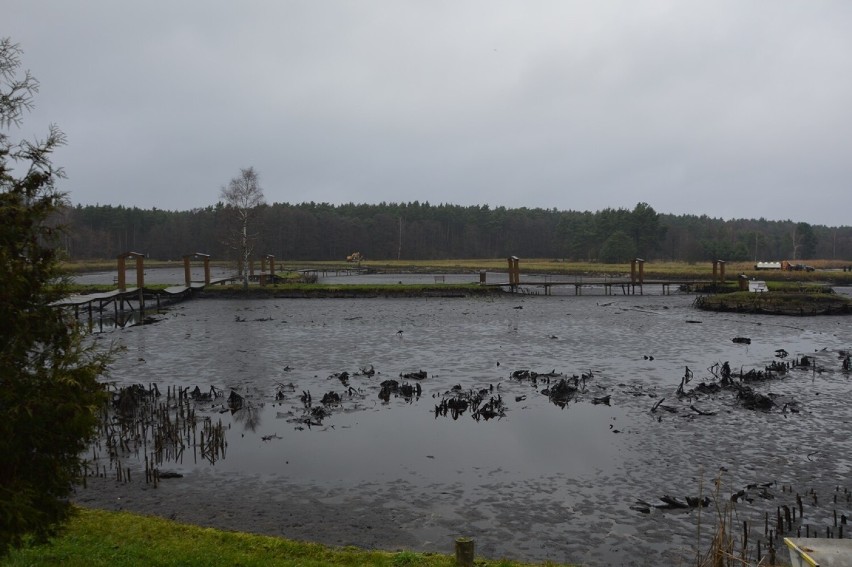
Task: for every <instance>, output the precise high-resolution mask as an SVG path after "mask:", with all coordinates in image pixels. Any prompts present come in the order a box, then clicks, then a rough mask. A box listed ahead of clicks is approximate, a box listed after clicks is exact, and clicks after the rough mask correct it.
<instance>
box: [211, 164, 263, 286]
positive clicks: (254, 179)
mask: <svg viewBox="0 0 852 567" xmlns="http://www.w3.org/2000/svg"><path fill="white" fill-rule="evenodd" d="M220 197H221V199H222V200H223V201H224V202H225V206H226V207H228V209H229V210H230V211H231V212H232V214H233V216H234V220H235V225H236V226H235V228H234V230H233V232H232V234H231V241H230V243H229V244H230V245H231V247H232V248H234V249H235V250H236V251H237V252H238V255H239V261H240V266H241V268H242V276H243V288H244V289H247V288H248V284H249V258H250V257H251V254H252V252H253V250H254V241H255V238H256V237H257V235H256V234H252V233H250V232H249V225H250V224H251V221H252V219H253V218H254V216H255V213H256V212H257V208H258V207H259V206H260V205H263V204H264V203H265V201H264V198H263V189H261V188H260V180H259V178H258V175H257V172H256V171H255V170H254V168H253V167H249V168H246V169H241V170H240V175H239V177H234V178H233V179H231V181H230V183H228V186H227V187H223V188H222V191H221V192H220Z"/></svg>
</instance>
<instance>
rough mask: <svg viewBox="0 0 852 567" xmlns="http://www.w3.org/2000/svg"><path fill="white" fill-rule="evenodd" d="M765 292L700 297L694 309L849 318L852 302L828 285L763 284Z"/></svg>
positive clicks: (724, 291) (727, 293) (738, 292)
mask: <svg viewBox="0 0 852 567" xmlns="http://www.w3.org/2000/svg"><path fill="white" fill-rule="evenodd" d="M766 285H767V288H766V291H761V292H754V291H740V290H738V291H727V290H722V291H721V292H718V293H712V294H711V295H702V296H700V297H698V298H697V299H696V300H695V307H697V308H698V309H703V310H705V311H727V312H737V313H756V314H767V315H799V316H807V315H849V314H852V300H851V299H849V298H848V297H845V296H842V295H839V294H837V293H835V292H834V290H833V289H832V288H831V286H828V285H818V284H811V285H800V284H789V283H780V282H767V284H766Z"/></svg>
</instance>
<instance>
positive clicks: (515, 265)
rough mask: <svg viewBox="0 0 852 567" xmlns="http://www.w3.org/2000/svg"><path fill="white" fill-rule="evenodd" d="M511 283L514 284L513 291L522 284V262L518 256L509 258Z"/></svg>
mask: <svg viewBox="0 0 852 567" xmlns="http://www.w3.org/2000/svg"><path fill="white" fill-rule="evenodd" d="M507 260H508V262H509V283H510V284H512V289H514V288H515V286H517V285H520V283H521V268H520V260H519V259H518V257H517V256H509V258H507Z"/></svg>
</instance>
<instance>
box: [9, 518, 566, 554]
mask: <svg viewBox="0 0 852 567" xmlns="http://www.w3.org/2000/svg"><path fill="white" fill-rule="evenodd" d="M455 564H456V560H455V557H454V556H449V555H440V554H431V553H413V552H410V551H400V552H387V551H368V550H363V549H358V548H354V547H345V548H332V547H327V546H323V545H319V544H315V543H305V542H297V541H291V540H287V539H283V538H277V537H269V536H260V535H254V534H246V533H237V532H226V531H221V530H215V529H212V528H201V527H197V526H191V525H186V524H179V523H176V522H173V521H170V520H164V519H161V518H154V517H148V516H140V515H136V514H130V513H127V512H108V511H104V510H91V509H85V508H82V509H80V513H79V515H78V516H76V517H75V518H74V519H73V520H72V521H71V522H70V523H69V525H68V529H67V530H66V531H65V533H64V534H63V535H61V536H60V537H58V538H56V539H54V540H52V541H51V542H50V543H48V544H45V545H39V546H34V547H31V548H25V549H22V550H18V551H14V552H13V553H12V554H11V555H10V556H9V557H8V558H7V559H6V560H0V565H2V566H3V567H23V566H27V567H31V566H34V567H37V566H41V565H45V566H46V565H68V566H72V567H73V566H79V567H98V566H104V567H107V566H109V567H112V566H114V565H181V566H186V567H191V566H194V565H198V566H205V567H206V566H217V565H221V566H231V565H244V566H250V565H258V566H261V565H263V566H297V565H298V566H300V567H314V566H316V567H319V566H332V567H334V566H353V565H365V566H374V567H404V566H412V567H451V566H454V565H455ZM476 565H478V566H481V567H486V566H495V567H496V566H499V567H521V566H523V565H530V564H525V563H516V562H512V561H491V560H483V559H477V560H476ZM545 565H551V566H553V565H556V564H554V563H547V564H545Z"/></svg>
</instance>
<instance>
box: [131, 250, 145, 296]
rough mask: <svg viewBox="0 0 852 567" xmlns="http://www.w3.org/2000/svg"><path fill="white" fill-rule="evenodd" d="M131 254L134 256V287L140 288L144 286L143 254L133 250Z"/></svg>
mask: <svg viewBox="0 0 852 567" xmlns="http://www.w3.org/2000/svg"><path fill="white" fill-rule="evenodd" d="M131 254H133V255H134V256H136V287H138V288H139V289H140V290H141V289H142V288H143V287H145V267H144V266H143V263H144V261H145V256H143V255H142V254H136V253H135V252H131Z"/></svg>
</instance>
